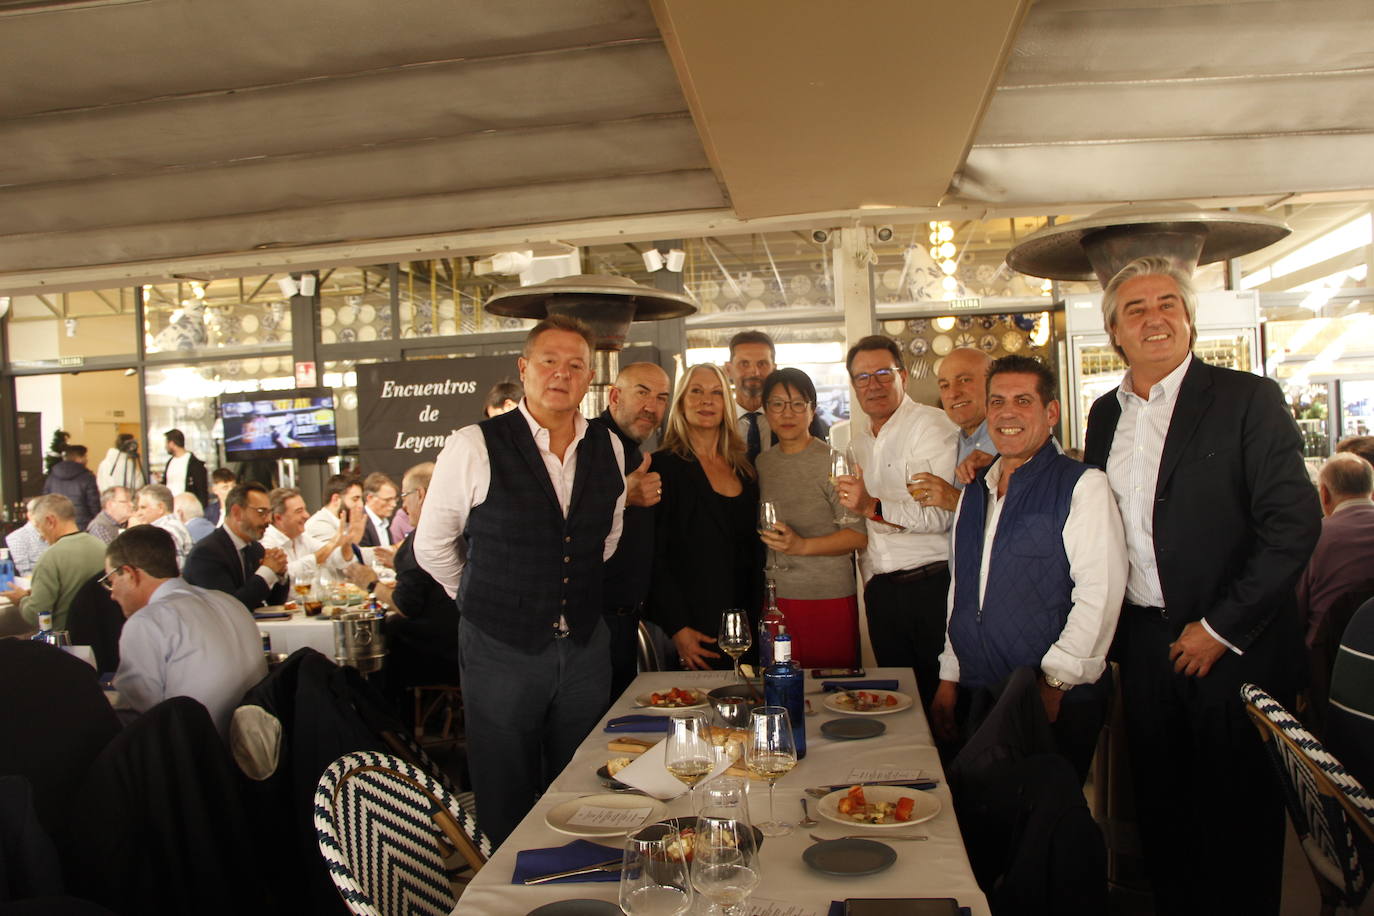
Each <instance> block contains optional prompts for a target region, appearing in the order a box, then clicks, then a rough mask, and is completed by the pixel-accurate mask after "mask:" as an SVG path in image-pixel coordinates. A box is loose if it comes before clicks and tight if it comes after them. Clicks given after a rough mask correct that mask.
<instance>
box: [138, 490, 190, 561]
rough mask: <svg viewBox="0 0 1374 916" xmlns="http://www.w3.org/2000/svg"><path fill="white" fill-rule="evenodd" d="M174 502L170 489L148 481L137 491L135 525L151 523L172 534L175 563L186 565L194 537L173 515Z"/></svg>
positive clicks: (174, 510)
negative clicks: (175, 546) (175, 550)
mask: <svg viewBox="0 0 1374 916" xmlns="http://www.w3.org/2000/svg"><path fill="white" fill-rule="evenodd" d="M175 512H176V503H175V501H174V499H173V496H172V491H171V490H169V489H167V488H166V487H164V486H163V485H162V484H160V483H150V484H148V485H147V486H145V487H142V488H141V489H140V490H139V491H138V502H137V504H136V508H135V509H134V524H135V525H153V526H156V527H158V528H161V529H162V530H163V531H165V532H167V533H168V534H170V535H171V536H172V540H173V541H174V542H175V543H176V545H177V565H178V566H184V565H186V558H187V557H188V556H189V555H190V553H191V548H192V547H195V546H196V539H195V538H193V537H191V532H190V531H188V530H187V529H186V526H185V525H183V524H182V523H181V519H179V518H177V517H176V515H175Z"/></svg>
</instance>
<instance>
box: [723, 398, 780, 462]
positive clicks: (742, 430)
mask: <svg viewBox="0 0 1374 916" xmlns="http://www.w3.org/2000/svg"><path fill="white" fill-rule="evenodd" d="M730 403H731V405H733V406H734V408H735V429H737V430H739V437H740V438H741V439H743V440H744V445H745V448H748V447H749V415H750V414H751V413H752V414H754V415H755V416H757V417H758V418H759V451H760V452H766V451H768V450H769V449H770V448H772V447H773V427H772V425H771V424H770V423H769V422H768V415H767V414H766V413H764V412H763V408H762V407H760V408H759V409H758V410H745V409H744V408H743V407H741V406H740V403H739V401H731V402H730Z"/></svg>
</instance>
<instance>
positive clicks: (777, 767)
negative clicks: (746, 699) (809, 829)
mask: <svg viewBox="0 0 1374 916" xmlns="http://www.w3.org/2000/svg"><path fill="white" fill-rule="evenodd" d="M744 765H745V767H746V768H748V770H749V773H750V775H752V776H755V777H758V778H759V779H766V780H768V820H766V821H764V822H763V823H762V824H759V825H758V828H759V832H760V833H762V834H763V835H764V836H786V835H787V834H789V833H791V832H792V825H791V824H786V823H782V822H780V821H778V820H777V817H776V816H775V814H774V810H773V786H774V785H775V784H776V783H777V781H778V777H779V776H782V775H783V774H785V773H787V772H788V771H790V770H791V769H792V768H793V767H794V766H796V765H797V744H796V741H795V739H793V737H792V721H791V719H789V718H788V716H787V710H786V709H784V708H783V707H781V706H761V707H759V708H758V709H756V710H754V711H753V712H752V713H750V715H749V736H748V737H747V738H746V739H745V742H744Z"/></svg>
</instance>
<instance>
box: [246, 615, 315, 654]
mask: <svg viewBox="0 0 1374 916" xmlns="http://www.w3.org/2000/svg"><path fill="white" fill-rule="evenodd" d="M253 622H254V623H255V624H257V626H258V629H259V630H260V631H262V632H263V633H266V634H267V635H268V636H270V637H271V638H272V651H273V652H282V653H284V654H286V655H290V654H291V653H292V652H295V651H296V650H297V649H300V648H303V647H305V646H309V647H310V648H312V649H314V650H315V651H316V652H319V653H320V654H321V655H323V656H324V657H325V658H333V657H334V622H333V620H332V619H331V618H329V617H324V616H317V617H307V616H305V614H304V613H301V612H297V613H295V614H293V615H291V618H290V619H289V620H254V621H253Z"/></svg>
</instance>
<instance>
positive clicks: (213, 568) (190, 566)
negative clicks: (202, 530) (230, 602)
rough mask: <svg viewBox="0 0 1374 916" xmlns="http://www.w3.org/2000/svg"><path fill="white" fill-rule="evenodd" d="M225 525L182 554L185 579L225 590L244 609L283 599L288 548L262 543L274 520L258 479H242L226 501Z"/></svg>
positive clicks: (285, 588) (286, 585)
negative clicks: (270, 546) (250, 481)
mask: <svg viewBox="0 0 1374 916" xmlns="http://www.w3.org/2000/svg"><path fill="white" fill-rule="evenodd" d="M225 506H226V508H227V509H228V511H229V517H228V519H227V520H226V521H225V523H224V527H223V528H216V529H215V530H214V531H213V532H212V533H211V534H208V535H206V536H205V539H204V540H202V541H201V542H200V543H199V544H197V545H196V546H195V549H193V550H192V551H191V555H190V556H188V557H187V558H186V566H185V568H184V569H183V570H182V575H183V578H185V579H186V581H187V582H189V583H191V584H192V585H198V586H200V587H201V588H211V589H215V590H216V591H221V592H227V593H228V594H230V595H233V596H234V597H235V598H237V599H239V601H240V602H242V604H243V606H244V607H246V608H248V610H250V611H251V610H253V609H254V608H258V607H261V606H263V605H264V604H283V603H285V601H286V596H287V587H288V583H287V581H286V553H285V551H283V550H281V549H280V548H277V547H273V548H271V549H270V550H263V546H262V544H261V543H260V542H261V541H262V536H263V533H264V532H266V531H267V526H268V525H269V524H271V522H272V501H271V499H269V498H268V495H267V488H266V487H264V486H263V485H262V484H260V483H244V484H239V485H238V486H237V487H234V489H232V490H230V491H229V497H228V499H226V500H225Z"/></svg>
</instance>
